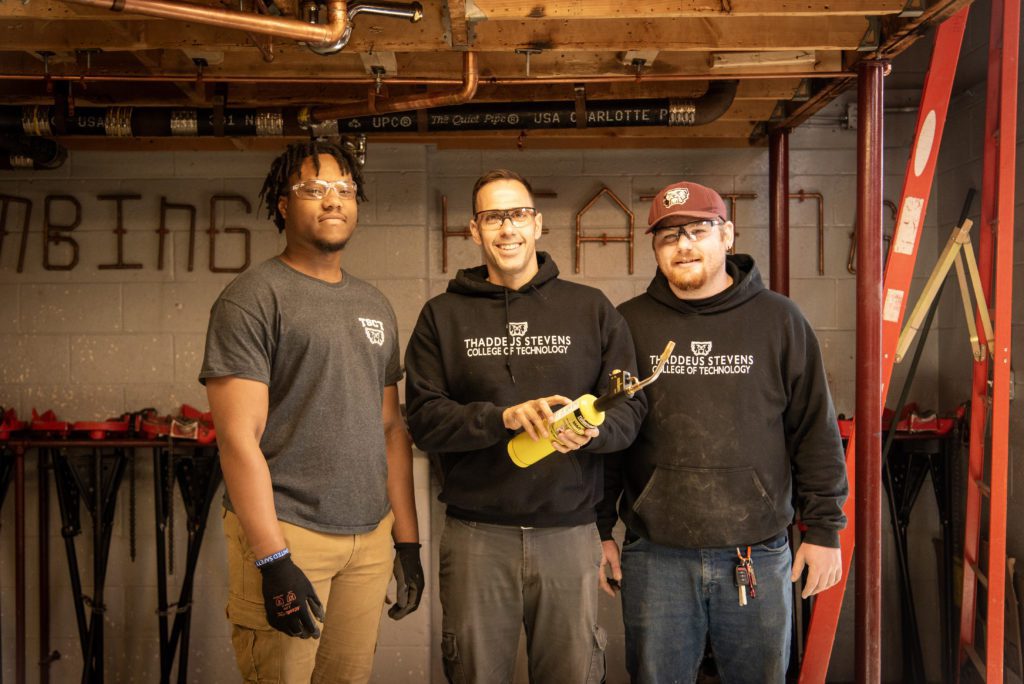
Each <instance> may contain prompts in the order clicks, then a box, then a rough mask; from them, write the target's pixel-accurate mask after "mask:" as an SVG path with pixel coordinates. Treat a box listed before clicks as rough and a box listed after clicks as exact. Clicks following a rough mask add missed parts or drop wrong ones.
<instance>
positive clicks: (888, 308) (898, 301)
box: [882, 288, 904, 323]
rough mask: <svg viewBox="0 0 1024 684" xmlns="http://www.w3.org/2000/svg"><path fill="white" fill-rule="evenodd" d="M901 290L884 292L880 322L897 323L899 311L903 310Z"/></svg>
mask: <svg viewBox="0 0 1024 684" xmlns="http://www.w3.org/2000/svg"><path fill="white" fill-rule="evenodd" d="M903 294H904V292H903V290H893V289H891V288H890V289H888V290H886V291H885V304H884V305H883V306H882V320H883V321H889V322H890V323H898V322H899V320H900V310H901V309H902V308H903Z"/></svg>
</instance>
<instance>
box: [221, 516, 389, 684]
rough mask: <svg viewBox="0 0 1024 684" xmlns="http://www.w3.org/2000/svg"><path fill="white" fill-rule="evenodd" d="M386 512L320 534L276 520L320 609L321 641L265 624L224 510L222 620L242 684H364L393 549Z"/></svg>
mask: <svg viewBox="0 0 1024 684" xmlns="http://www.w3.org/2000/svg"><path fill="white" fill-rule="evenodd" d="M393 523H394V516H393V515H392V514H391V513H388V514H387V516H385V518H384V519H383V520H381V522H380V524H379V525H378V526H377V529H375V530H373V531H372V532H367V533H365V534H355V535H352V534H347V535H346V534H327V533H324V532H316V531H314V530H308V529H305V528H302V527H298V526H297V525H292V524H289V523H286V522H283V521H282V522H281V529H282V530H283V532H284V538H285V543H286V544H287V545H288V548H289V549H290V550H291V555H292V560H293V561H294V562H295V564H296V565H297V566H298V567H299V568H301V569H302V571H303V572H305V573H306V577H308V578H309V581H310V582H312V584H313V587H314V588H315V589H316V593H317V596H319V597H320V601H321V602H322V603H323V605H324V624H323V627H322V629H321V632H322V633H321V636H320V639H299V638H296V637H290V636H288V635H286V634H284V633H283V632H279V631H277V630H276V629H273V628H272V627H270V625H269V624H268V623H267V617H266V612H265V609H264V607H263V593H262V580H261V575H260V571H259V569H257V568H256V566H255V565H254V562H255V560H256V559H255V556H254V555H253V553H252V551H251V550H250V549H249V545H248V543H247V542H246V539H245V533H244V531H243V530H242V525H241V523H240V522H239V520H238V517H237V516H236V515H235V514H234V513H232V512H230V511H225V512H224V535H225V536H226V537H227V556H228V571H229V583H230V592H229V596H228V606H227V615H228V620H229V621H230V622H231V625H232V633H231V641H232V643H233V645H234V647H235V656H236V658H237V660H238V667H239V669H240V670H241V672H242V676H243V678H244V679H245V681H246V682H260V684H277V683H279V682H280V683H282V684H284V683H288V684H290V683H292V682H295V683H298V682H302V683H303V684H305V683H306V682H331V683H332V684H333V683H335V682H367V681H369V679H370V673H371V670H372V668H373V653H374V650H375V648H376V645H377V629H378V626H379V624H380V616H381V609H382V608H383V606H384V594H385V591H386V590H387V586H388V582H389V580H390V579H391V575H392V568H393V559H394V551H393V545H392V541H391V526H392V524H393Z"/></svg>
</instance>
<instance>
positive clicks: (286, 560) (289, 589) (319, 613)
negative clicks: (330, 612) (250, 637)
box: [260, 554, 324, 639]
mask: <svg viewBox="0 0 1024 684" xmlns="http://www.w3.org/2000/svg"><path fill="white" fill-rule="evenodd" d="M260 572H261V573H262V574H263V607H264V608H266V610H267V622H269V623H270V626H271V627H273V628H274V629H276V630H278V631H281V632H284V633H285V634H287V635H288V636H293V637H301V638H303V639H308V638H309V637H313V638H314V639H319V638H320V627H319V625H317V623H316V622H315V621H314V620H313V617H314V616H315V617H316V619H317V620H319V621H320V622H323V620H324V607H323V604H321V603H320V598H319V597H318V596H317V595H316V591H315V590H314V589H313V585H312V584H310V582H309V578H307V577H306V575H305V573H303V572H302V570H300V569H299V567H298V566H297V565H295V563H293V562H292V557H291V554H288V555H286V556H283V557H281V558H278V559H277V560H275V561H271V562H270V563H267V564H266V565H264V566H261V567H260ZM307 604H308V605H307ZM311 613H312V614H311Z"/></svg>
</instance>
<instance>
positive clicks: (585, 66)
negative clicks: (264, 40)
mask: <svg viewBox="0 0 1024 684" xmlns="http://www.w3.org/2000/svg"><path fill="white" fill-rule="evenodd" d="M165 54H174V55H179V54H183V53H182V52H180V51H176V52H166V53H165ZM132 55H133V53H132V52H127V51H125V52H116V53H115V52H107V53H103V54H99V55H94V56H93V60H92V68H91V73H92V74H96V75H103V76H111V77H112V76H122V77H124V78H126V79H131V78H133V77H136V76H138V75H139V73H140V72H139V69H138V68H137V64H136V60H135V59H134V57H132ZM817 58H818V61H817V63H816V64H815V65H814V66H813V68H811V69H808V68H807V67H805V66H803V65H781V66H778V67H773V66H765V67H756V68H754V67H750V68H743V69H712V68H711V67H710V65H709V60H708V55H706V54H702V53H697V52H677V53H663V54H662V55H660V56H659V61H658V62H657V63H656V64H655V66H654V67H653V68H651V69H649V70H647V71H645V72H644V73H645V76H644V77H643V78H641V79H640V80H639V81H637V80H636V79H635V77H634V75H633V73H632V72H631V71H628V70H626V69H625V68H624V67H623V66H622V65H621V64H620V63H619V62H618V60H617V59H616V57H615V55H614V54H612V53H586V52H572V53H565V54H564V55H562V54H557V53H545V54H541V55H535V56H534V58H533V60H532V62H531V70H530V74H531V80H532V81H536V83H535V85H537V86H541V85H545V84H544V81H543V79H549V78H562V79H577V78H578V79H579V80H581V81H586V80H587V79H588V78H593V77H611V78H615V79H622V80H621V81H620V82H619V84H618V85H620V86H622V87H624V88H625V87H628V86H630V85H631V84H632V85H636V86H637V87H640V88H644V87H658V84H660V83H663V82H664V81H663V80H661V79H670V78H675V77H684V78H686V79H691V80H695V81H703V80H707V79H716V80H717V79H730V78H740V79H743V78H751V79H752V80H760V79H759V78H754V77H760V76H761V75H763V74H771V75H774V77H775V78H780V77H782V78H784V75H785V74H793V78H796V79H799V78H802V77H809V76H814V75H815V74H824V75H826V76H829V75H834V74H835V73H837V72H840V71H842V53H840V52H836V51H831V52H819V53H817ZM396 59H397V64H398V74H399V76H400V77H401V78H426V79H439V78H440V79H444V80H446V81H447V82H448V85H456V84H457V83H458V82H459V75H460V73H461V67H462V58H461V55H460V54H459V53H457V52H450V51H445V52H439V53H405V54H401V53H400V54H397V55H396ZM164 61H165V64H164V69H165V70H164V71H163V73H165V74H168V75H171V76H174V77H180V80H184V81H191V80H195V77H196V70H195V67H194V66H193V65H192V63H191V61H190V60H188V59H187V58H186V57H185V56H182V58H181V59H180V60H178V61H177V63H176V64H174V63H169V62H166V60H164ZM50 73H51V74H53V75H54V76H56V77H61V76H71V77H78V76H79V75H81V66H80V65H78V64H76V63H74V62H73V61H72V62H71V63H69V64H56V63H55V60H51V66H50ZM4 75H6V76H8V77H15V76H30V77H37V78H40V79H42V75H43V66H42V62H40V61H39V60H38V59H36V58H34V57H29V56H28V55H27V53H10V52H0V79H2V78H3V76H4ZM203 76H204V78H205V79H207V80H210V81H213V80H216V79H217V78H228V79H240V78H252V79H261V78H278V79H280V78H294V79H297V81H299V82H300V81H310V80H315V81H317V82H322V81H329V80H330V79H332V78H338V79H340V78H355V79H368V78H369V76H368V75H367V74H366V70H365V69H364V68H363V64H362V61H361V60H360V59H359V54H358V53H343V54H339V55H335V56H333V57H331V58H329V59H325V58H321V57H317V56H315V55H312V54H310V53H309V51H307V50H305V49H304V48H300V47H298V46H294V45H291V46H277V45H275V47H274V61H273V63H270V64H267V63H265V62H263V61H262V60H260V58H259V53H258V52H257V51H256V49H255V48H251V49H250V51H247V52H246V51H237V52H236V51H229V52H224V53H223V59H222V60H221V61H220V62H219V63H217V64H211V65H209V66H207V67H206V68H205V69H204V70H203ZM524 77H525V69H524V65H523V62H522V58H521V57H518V56H517V55H511V54H506V53H484V54H481V55H480V82H481V86H486V85H488V81H489V79H492V78H497V79H510V78H511V79H517V80H519V79H523V78H524ZM389 78H390V76H385V77H384V80H385V82H387V81H388V79H389Z"/></svg>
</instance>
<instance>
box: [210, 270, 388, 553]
mask: <svg viewBox="0 0 1024 684" xmlns="http://www.w3.org/2000/svg"><path fill="white" fill-rule="evenodd" d="M398 353H399V352H398V325H397V323H396V321H395V314H394V311H392V309H391V305H390V304H388V301H387V299H385V298H384V295H382V294H381V293H380V292H379V291H378V290H377V289H376V288H374V287H373V286H372V285H370V284H369V283H366V282H364V281H362V280H359V279H358V278H355V277H353V276H351V275H349V274H348V273H343V278H342V281H341V282H340V283H337V284H332V283H325V282H323V281H322V280H318V279H316V278H312V277H310V276H307V275H304V274H302V273H299V272H298V271H296V270H294V269H293V268H291V267H289V266H287V265H285V264H284V263H283V262H282V261H280V260H279V259H276V258H275V259H270V260H269V261H265V262H263V263H262V264H260V265H258V266H256V267H254V268H252V269H250V270H249V271H246V272H245V273H243V274H242V275H240V276H238V278H236V279H235V280H234V281H232V282H231V284H229V285H228V286H227V287H226V288H225V289H224V291H223V292H222V293H221V295H220V297H219V298H218V299H217V301H216V302H214V305H213V309H212V310H211V312H210V326H209V329H208V330H207V333H206V356H205V358H204V359H203V369H202V371H201V373H200V375H199V381H200V382H203V383H204V384H205V380H206V378H218V377H225V376H235V377H240V378H247V379H250V380H257V381H259V382H262V383H265V384H266V385H267V386H268V388H269V402H270V403H269V409H268V415H267V426H266V429H265V430H264V432H263V439H262V440H261V441H260V448H261V449H262V450H263V453H264V455H265V456H266V458H267V464H268V466H269V467H270V478H271V481H272V482H273V486H274V504H275V506H276V507H277V516H278V518H280V519H281V520H285V521H287V522H290V523H293V524H296V525H300V526H302V527H305V528H308V529H313V530H318V531H321V532H329V533H334V534H361V533H364V532H368V531H370V530H373V529H375V528H376V527H377V523H378V522H380V520H381V518H383V517H384V516H385V515H386V514H387V512H388V510H389V506H390V504H389V502H388V497H387V457H386V452H385V443H384V429H383V425H382V423H381V406H382V404H383V396H384V387H385V385H392V384H395V383H397V382H398V381H399V380H401V378H402V369H401V366H400V365H399V360H398V359H399V356H398ZM225 505H226V506H227V507H228V508H229V509H230V508H231V503H230V501H229V500H228V498H227V496H226V495H225Z"/></svg>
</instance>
